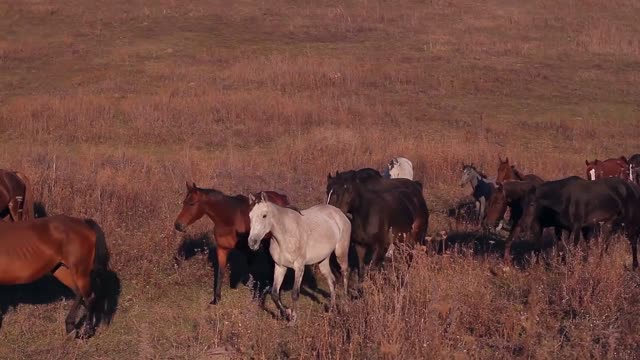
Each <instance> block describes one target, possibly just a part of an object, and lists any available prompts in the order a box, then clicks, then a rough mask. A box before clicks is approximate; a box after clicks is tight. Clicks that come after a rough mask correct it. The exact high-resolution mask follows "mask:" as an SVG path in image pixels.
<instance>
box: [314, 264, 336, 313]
mask: <svg viewBox="0 0 640 360" xmlns="http://www.w3.org/2000/svg"><path fill="white" fill-rule="evenodd" d="M329 259H331V257H328V258H326V259H324V260H323V261H322V262H321V263H320V264H319V265H318V268H319V269H320V272H321V273H322V275H324V277H325V278H326V279H327V283H328V284H329V291H330V292H331V303H330V304H329V308H328V310H329V311H331V310H333V308H334V306H335V305H336V285H335V283H336V278H335V277H334V276H333V273H332V272H331V266H330V265H329Z"/></svg>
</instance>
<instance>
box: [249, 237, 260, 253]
mask: <svg viewBox="0 0 640 360" xmlns="http://www.w3.org/2000/svg"><path fill="white" fill-rule="evenodd" d="M249 249H251V250H253V251H258V249H260V240H256V239H252V238H249Z"/></svg>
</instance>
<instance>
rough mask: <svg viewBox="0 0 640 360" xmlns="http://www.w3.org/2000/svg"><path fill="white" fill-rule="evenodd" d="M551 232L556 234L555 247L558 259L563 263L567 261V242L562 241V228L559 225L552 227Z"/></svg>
mask: <svg viewBox="0 0 640 360" xmlns="http://www.w3.org/2000/svg"><path fill="white" fill-rule="evenodd" d="M553 232H554V234H555V236H556V249H557V251H558V254H557V255H559V256H560V260H561V261H562V263H563V264H566V263H567V250H568V249H567V243H566V242H565V241H564V238H563V233H562V229H561V228H559V227H554V228H553Z"/></svg>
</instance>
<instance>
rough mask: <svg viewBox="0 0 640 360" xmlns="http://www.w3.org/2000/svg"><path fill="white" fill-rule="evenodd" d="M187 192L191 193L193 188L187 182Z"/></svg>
mask: <svg viewBox="0 0 640 360" xmlns="http://www.w3.org/2000/svg"><path fill="white" fill-rule="evenodd" d="M186 183H187V191H191V190H192V189H193V188H192V187H191V184H189V182H188V181H187V182H186Z"/></svg>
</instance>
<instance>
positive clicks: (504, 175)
mask: <svg viewBox="0 0 640 360" xmlns="http://www.w3.org/2000/svg"><path fill="white" fill-rule="evenodd" d="M498 161H499V163H498V176H497V177H496V182H503V181H504V180H508V179H511V172H512V167H511V164H509V158H508V157H507V158H505V159H504V160H502V158H500V156H498Z"/></svg>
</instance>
